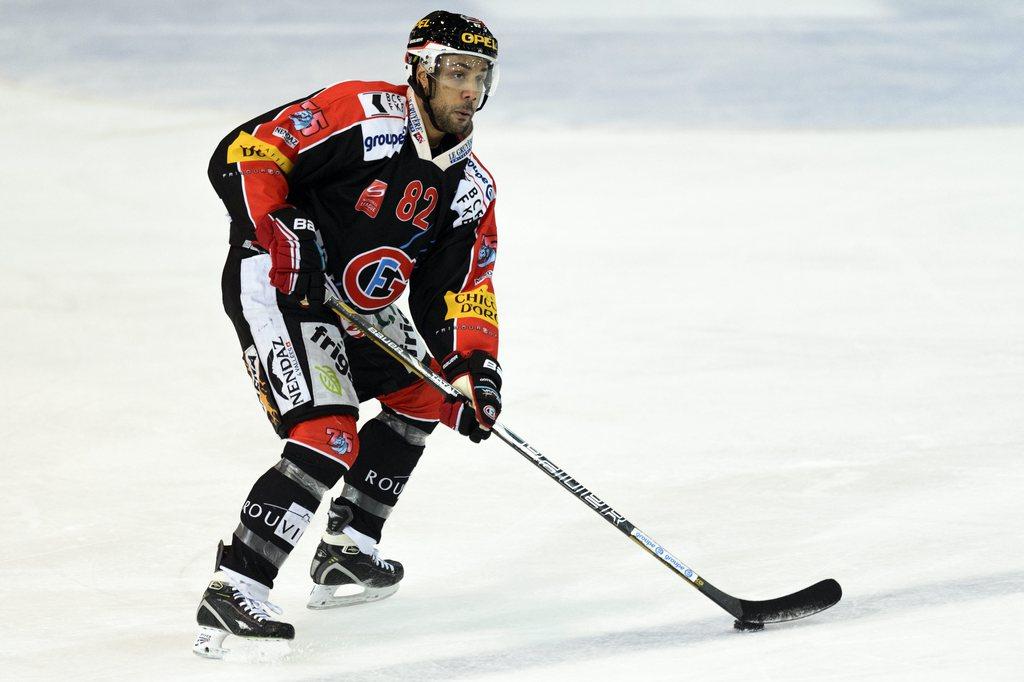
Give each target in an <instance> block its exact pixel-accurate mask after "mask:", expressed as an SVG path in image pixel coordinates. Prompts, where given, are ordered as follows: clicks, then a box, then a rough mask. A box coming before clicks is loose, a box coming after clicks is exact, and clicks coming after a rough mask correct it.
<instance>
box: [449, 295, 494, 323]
mask: <svg viewBox="0 0 1024 682" xmlns="http://www.w3.org/2000/svg"><path fill="white" fill-rule="evenodd" d="M444 302H445V303H446V304H447V306H448V311H447V312H446V313H445V316H444V319H446V320H456V319H460V318H464V317H475V318H477V319H479V320H484V321H486V322H490V323H491V324H493V325H494V326H495V327H497V326H498V302H497V300H496V299H495V298H494V292H492V291H490V290H489V289H487V288H486V287H483V286H480V287H477V288H476V289H473V290H472V291H460V292H454V291H449V292H448V293H446V294H445V295H444Z"/></svg>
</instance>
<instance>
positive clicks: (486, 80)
mask: <svg viewBox="0 0 1024 682" xmlns="http://www.w3.org/2000/svg"><path fill="white" fill-rule="evenodd" d="M414 57H415V58H417V59H413V58H414ZM417 63H420V64H423V68H424V70H425V71H426V73H427V77H428V78H429V79H430V80H431V82H432V83H433V85H434V86H438V85H440V86H442V87H448V88H453V89H456V90H469V91H473V92H476V93H477V95H476V96H477V98H478V99H477V105H476V110H477V111H480V110H481V109H483V108H484V104H485V103H486V102H487V99H488V98H489V97H490V96H491V95H492V94H494V93H495V91H497V89H498V76H499V71H498V64H497V63H496V62H495V61H494V60H493V59H490V58H488V57H485V56H484V55H482V54H478V53H476V52H464V51H462V50H453V49H452V48H450V47H447V46H444V45H437V44H435V43H430V44H428V46H427V47H424V48H420V49H416V50H409V51H408V52H407V53H406V62H405V75H406V77H407V79H408V81H409V82H410V83H416V80H415V74H416V64H417ZM481 63H482V64H486V66H487V71H486V73H484V74H483V75H482V76H481V74H480V73H479V71H480V69H479V68H475V67H479V66H480V65H481ZM414 88H416V89H417V91H419V90H420V88H419V87H418V86H415V85H414ZM434 92H435V90H434V87H431V89H430V93H422V92H421V93H420V94H421V96H424V97H428V95H433V94H434Z"/></svg>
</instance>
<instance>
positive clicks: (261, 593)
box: [192, 569, 295, 658]
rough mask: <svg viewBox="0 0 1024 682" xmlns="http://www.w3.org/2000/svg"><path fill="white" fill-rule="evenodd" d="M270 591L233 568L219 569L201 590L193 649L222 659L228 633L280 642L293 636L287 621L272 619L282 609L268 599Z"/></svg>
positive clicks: (225, 651) (293, 633)
mask: <svg viewBox="0 0 1024 682" xmlns="http://www.w3.org/2000/svg"><path fill="white" fill-rule="evenodd" d="M269 596H270V590H269V589H267V587H266V586H264V585H261V584H259V583H256V582H253V581H250V580H246V579H245V576H242V575H240V574H238V573H235V572H234V571H229V570H227V569H220V570H219V571H217V573H215V574H214V576H213V580H211V581H210V585H209V586H208V587H207V588H206V592H204V593H203V598H202V600H201V601H200V602H199V610H198V611H197V612H196V622H197V623H198V624H199V632H198V633H197V634H196V640H195V643H194V644H193V645H192V651H193V652H195V653H196V654H197V655H199V656H204V657H206V658H223V657H224V654H226V653H227V652H228V649H225V648H224V647H223V643H224V638H225V637H227V636H228V635H235V636H236V637H245V638H246V639H254V640H265V641H282V640H290V639H294V638H295V628H294V627H292V625H291V624H290V623H283V622H281V621H278V620H274V619H273V616H272V615H271V612H272V613H275V614H280V613H281V609H280V608H278V607H277V606H275V605H274V604H271V603H270V602H269V601H267V598H268V597H269Z"/></svg>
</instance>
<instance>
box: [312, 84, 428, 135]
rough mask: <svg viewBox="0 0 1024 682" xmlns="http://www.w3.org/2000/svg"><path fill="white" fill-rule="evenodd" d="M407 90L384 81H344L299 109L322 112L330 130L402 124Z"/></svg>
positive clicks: (328, 88) (319, 93)
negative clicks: (383, 121) (375, 122)
mask: <svg viewBox="0 0 1024 682" xmlns="http://www.w3.org/2000/svg"><path fill="white" fill-rule="evenodd" d="M407 87H408V86H405V85H395V84H393V83H387V82H384V81H344V82H342V83H335V84H334V85H331V86H329V87H326V88H324V89H323V90H321V91H320V92H318V93H316V94H315V95H313V96H312V97H310V98H309V99H307V100H306V101H305V102H303V103H302V105H301V108H302V109H303V110H306V111H318V112H322V115H323V117H324V118H325V119H326V122H327V124H328V125H329V127H330V128H331V129H332V130H342V129H345V128H350V127H352V126H353V125H355V124H357V123H360V122H361V121H366V120H372V119H375V118H397V119H401V120H405V107H406V88H407ZM300 113H301V112H300ZM299 125H301V121H300V122H299Z"/></svg>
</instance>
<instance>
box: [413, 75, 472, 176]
mask: <svg viewBox="0 0 1024 682" xmlns="http://www.w3.org/2000/svg"><path fill="white" fill-rule="evenodd" d="M406 96H407V98H408V102H409V107H408V114H407V117H408V121H407V122H406V125H407V126H408V129H409V137H411V138H412V144H413V146H414V147H415V148H416V154H417V156H419V157H420V158H421V159H423V160H424V161H433V162H434V164H435V165H436V166H437V167H438V168H440V169H441V170H447V169H448V168H450V167H451V166H454V165H455V164H457V163H458V162H459V161H465V160H466V159H468V158H469V155H470V153H471V152H472V151H473V133H472V132H470V133H469V135H467V136H466V137H464V138H462V139H461V140H459V141H458V142H457V143H456V144H455V146H454V147H452V148H451V149H448V150H446V151H443V152H441V153H440V154H438V155H437V156H431V155H430V142H429V140H427V129H426V127H425V126H424V125H423V114H421V113H420V109H419V106H417V104H416V95H415V94H414V93H413V91H412V88H411V87H410V88H409V90H408V93H407V95H406Z"/></svg>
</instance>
